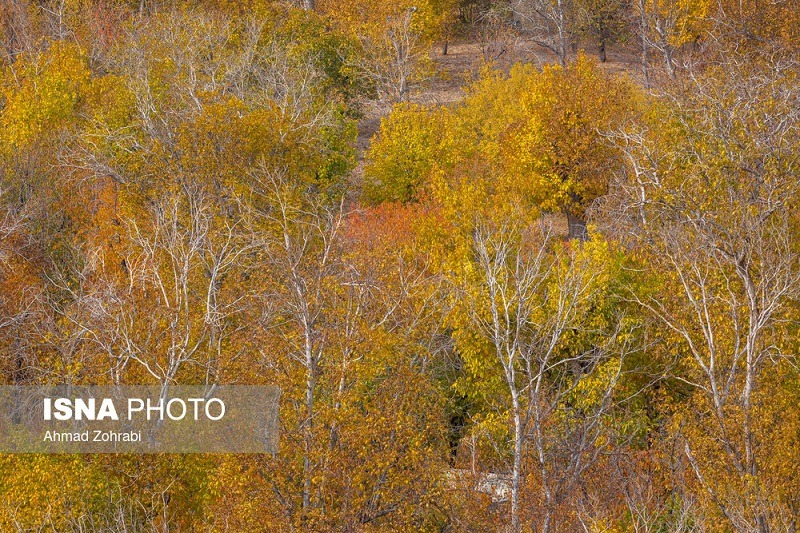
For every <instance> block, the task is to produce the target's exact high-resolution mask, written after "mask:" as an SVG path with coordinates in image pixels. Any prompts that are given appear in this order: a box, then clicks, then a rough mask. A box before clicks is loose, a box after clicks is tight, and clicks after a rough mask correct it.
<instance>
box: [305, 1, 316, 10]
mask: <svg viewBox="0 0 800 533" xmlns="http://www.w3.org/2000/svg"><path fill="white" fill-rule="evenodd" d="M316 8H317V5H316V0H303V9H307V10H308V11H314V10H315V9H316Z"/></svg>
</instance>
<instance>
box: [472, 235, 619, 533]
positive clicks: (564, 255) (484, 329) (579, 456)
mask: <svg viewBox="0 0 800 533" xmlns="http://www.w3.org/2000/svg"><path fill="white" fill-rule="evenodd" d="M555 241H556V239H554V237H553V233H552V230H551V228H550V227H549V226H547V225H545V223H544V222H541V223H540V224H539V225H536V226H534V227H531V228H525V227H522V226H521V225H520V223H518V222H517V223H514V222H508V223H506V224H503V225H500V226H499V227H498V226H493V225H491V224H489V223H481V224H479V225H478V227H477V229H476V231H475V233H474V238H473V245H474V249H475V254H476V261H477V264H478V267H479V273H480V287H479V289H480V292H479V296H478V299H476V300H471V301H470V303H469V306H470V314H471V317H472V319H473V321H474V323H475V325H476V326H477V328H478V330H479V331H480V332H481V333H482V334H483V335H485V336H486V337H487V338H488V339H489V341H490V342H491V345H492V347H493V351H494V354H495V356H496V357H497V360H498V362H499V363H500V364H501V366H502V369H503V380H504V383H505V385H506V387H507V388H508V394H509V397H510V406H509V407H510V415H511V418H512V419H513V427H514V436H513V442H514V446H513V448H514V452H513V466H512V468H511V508H510V517H511V528H512V530H514V531H518V530H519V529H520V526H521V524H520V486H521V478H522V475H523V467H524V464H523V459H524V457H525V447H526V443H527V442H528V441H530V443H531V444H532V447H533V457H534V458H535V461H534V464H535V465H536V477H537V479H538V481H539V483H540V487H541V492H542V495H543V498H542V500H543V501H542V507H543V510H542V515H541V521H540V523H539V530H541V531H543V532H547V531H550V529H551V528H552V527H553V526H554V524H553V517H554V513H555V512H556V508H557V506H558V504H559V503H560V502H561V500H562V498H564V497H565V495H566V494H568V493H569V491H570V490H571V489H572V488H573V487H574V484H575V483H576V482H577V480H578V479H579V478H580V476H581V474H582V473H583V472H584V471H585V469H586V468H587V467H588V465H589V464H591V463H592V462H593V460H594V458H596V453H597V451H596V450H595V451H592V446H593V443H594V441H595V440H596V437H597V435H598V434H599V433H598V432H599V430H600V429H601V424H600V420H601V417H602V413H604V412H605V411H606V409H608V408H609V406H610V401H611V393H612V390H613V388H614V385H615V384H616V382H617V379H618V378H619V375H620V372H621V366H620V365H619V364H617V365H616V367H615V369H610V370H609V373H608V375H607V376H605V385H604V387H605V388H604V389H603V391H602V393H601V394H600V398H601V399H600V401H599V402H597V403H596V404H595V405H592V406H588V405H586V406H584V407H583V408H581V409H579V410H580V411H581V412H580V413H573V414H577V416H576V417H575V418H574V419H573V420H572V422H569V423H566V424H565V425H564V426H562V428H561V431H562V434H561V435H562V437H563V438H564V441H560V442H559V446H553V444H552V439H553V438H554V433H553V432H552V430H550V429H548V427H551V428H552V427H553V425H554V424H553V420H552V417H553V416H554V415H555V414H556V413H557V412H558V411H560V410H563V409H564V402H565V401H567V399H568V398H569V397H570V395H571V394H573V392H574V391H575V390H576V388H577V387H579V384H580V383H581V376H582V375H585V374H590V373H592V372H594V371H596V370H598V369H599V368H600V366H601V365H602V363H603V362H605V361H606V360H607V359H608V357H609V354H610V349H611V343H608V344H598V345H596V346H593V347H592V348H591V349H588V350H586V351H580V352H579V353H575V354H569V355H565V354H564V353H562V351H561V350H562V348H563V342H564V336H565V334H566V333H567V332H568V331H574V330H579V329H581V328H582V325H581V324H582V321H583V314H584V313H585V306H586V305H587V302H588V301H591V300H592V299H593V297H594V296H595V294H596V292H597V291H599V290H601V288H600V285H599V284H598V282H597V281H598V276H599V275H600V270H599V269H598V267H597V266H596V265H593V264H591V263H590V262H589V261H587V260H586V259H581V258H580V257H579V256H578V254H575V253H574V252H569V251H567V249H566V248H564V247H563V246H560V245H559V244H558V243H556V242H555ZM615 337H616V334H615V333H614V332H611V333H610V334H609V336H608V338H610V339H614V338H615ZM612 342H613V341H612ZM562 414H566V418H570V416H569V414H568V413H562ZM556 425H557V424H556ZM562 453H563V454H566V457H562V458H558V455H559V454H562Z"/></svg>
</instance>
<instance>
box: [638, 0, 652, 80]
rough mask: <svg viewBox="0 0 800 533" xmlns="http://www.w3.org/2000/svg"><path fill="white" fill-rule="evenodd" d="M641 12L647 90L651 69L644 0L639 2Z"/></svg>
mask: <svg viewBox="0 0 800 533" xmlns="http://www.w3.org/2000/svg"><path fill="white" fill-rule="evenodd" d="M639 11H640V13H641V17H640V19H639V32H640V33H641V35H642V77H643V78H644V86H645V88H646V89H649V88H650V69H648V68H647V55H648V47H647V15H646V14H645V5H644V0H640V2H639Z"/></svg>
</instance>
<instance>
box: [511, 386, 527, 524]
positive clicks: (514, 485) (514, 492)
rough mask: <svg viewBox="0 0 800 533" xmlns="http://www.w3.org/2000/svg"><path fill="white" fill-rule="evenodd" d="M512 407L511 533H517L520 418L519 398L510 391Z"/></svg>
mask: <svg viewBox="0 0 800 533" xmlns="http://www.w3.org/2000/svg"><path fill="white" fill-rule="evenodd" d="M511 401H512V406H513V409H514V468H513V471H512V473H511V531H512V532H513V533H517V532H518V531H519V530H520V527H519V480H520V471H521V470H522V439H523V436H524V435H523V430H522V417H521V414H520V405H519V397H518V394H517V392H516V391H513V390H512V394H511Z"/></svg>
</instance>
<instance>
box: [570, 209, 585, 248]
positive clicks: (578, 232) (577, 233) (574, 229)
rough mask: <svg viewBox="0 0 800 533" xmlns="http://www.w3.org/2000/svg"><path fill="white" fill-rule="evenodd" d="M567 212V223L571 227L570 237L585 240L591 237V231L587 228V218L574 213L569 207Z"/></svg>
mask: <svg viewBox="0 0 800 533" xmlns="http://www.w3.org/2000/svg"><path fill="white" fill-rule="evenodd" d="M565 212H566V215H567V225H568V227H569V238H570V239H578V240H580V241H585V240H586V239H587V238H588V237H589V233H588V232H587V230H586V220H584V219H583V218H582V217H580V216H578V215H576V214H574V213H573V212H572V211H570V210H569V209H567V210H566V211H565Z"/></svg>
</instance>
